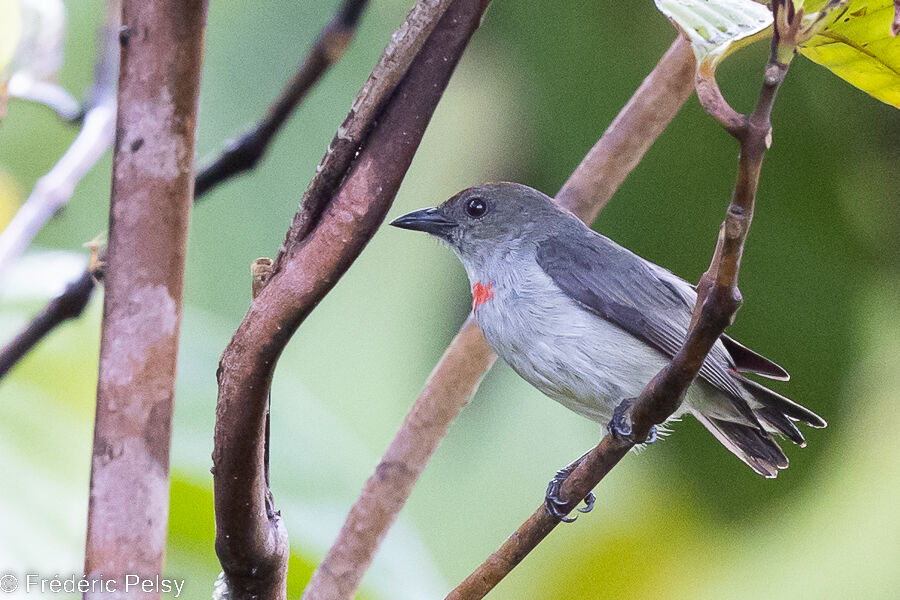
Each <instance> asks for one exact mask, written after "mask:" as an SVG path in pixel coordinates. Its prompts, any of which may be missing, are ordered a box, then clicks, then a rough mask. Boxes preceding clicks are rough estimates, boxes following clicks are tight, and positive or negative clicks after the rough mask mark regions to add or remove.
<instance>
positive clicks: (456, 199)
mask: <svg viewBox="0 0 900 600" xmlns="http://www.w3.org/2000/svg"><path fill="white" fill-rule="evenodd" d="M391 225H393V226H395V227H399V228H402V229H409V230H415V231H421V232H426V233H428V234H431V235H432V236H434V237H436V238H438V239H439V240H441V241H443V242H445V243H446V244H447V245H449V247H450V248H451V249H452V250H453V251H454V252H455V253H456V255H457V257H458V258H459V260H460V262H462V265H463V267H464V268H465V271H466V274H467V275H468V278H469V282H470V284H471V288H472V314H473V317H474V319H475V322H476V323H477V324H478V326H479V328H480V329H481V331H482V332H483V333H484V337H485V339H486V340H487V342H488V345H489V346H490V347H491V348H492V349H493V350H494V352H495V353H496V354H497V355H498V356H500V357H501V358H502V359H503V360H504V361H505V362H506V363H507V364H509V366H510V367H512V369H513V370H514V371H515V372H516V373H518V374H519V375H520V376H521V377H522V378H523V379H524V380H525V381H527V382H528V383H530V384H531V385H533V386H534V387H535V388H537V389H538V390H540V391H541V392H543V393H544V394H545V395H546V396H548V397H550V398H551V399H553V400H555V401H557V402H559V403H560V404H562V405H563V406H565V407H567V408H569V409H571V410H572V411H574V412H575V413H577V414H579V415H582V416H584V417H587V418H588V419H591V420H592V421H595V422H597V423H600V424H601V425H605V424H607V423H610V421H611V420H612V419H613V417H614V413H615V412H616V409H617V407H619V406H620V405H622V402H623V401H626V400H628V399H633V398H636V397H638V396H639V395H640V393H641V390H642V389H643V388H644V387H645V386H646V385H647V383H648V382H649V381H650V380H651V379H652V378H653V377H654V376H655V375H656V374H657V373H658V372H659V371H660V370H661V369H662V368H664V367H665V366H666V365H667V364H668V363H669V362H670V361H671V359H672V357H673V356H674V355H675V353H676V352H677V351H678V350H679V349H680V348H681V346H682V344H683V342H684V340H685V338H686V336H687V333H688V329H689V326H690V323H691V315H692V312H693V309H694V305H695V303H696V299H697V292H696V289H695V288H694V286H692V285H691V284H690V283H688V282H687V281H685V280H684V279H682V278H680V277H678V276H677V275H675V274H673V273H672V272H670V271H668V270H667V269H665V268H663V267H661V266H659V265H656V264H654V263H652V262H650V261H648V260H645V259H644V258H641V257H640V256H638V255H637V254H635V253H633V252H631V251H630V250H628V249H626V248H624V247H622V246H620V245H619V244H617V243H616V242H614V241H613V240H611V239H609V238H608V237H606V236H604V235H602V234H600V233H597V232H595V231H594V230H593V229H591V228H590V227H588V226H587V225H586V224H585V223H584V222H582V221H581V220H580V219H579V218H578V217H576V216H575V215H573V214H572V213H570V212H569V211H567V210H565V209H563V208H561V207H559V206H558V205H556V204H555V203H554V202H553V200H552V199H551V198H550V197H548V196H547V195H545V194H543V193H542V192H540V191H538V190H536V189H533V188H531V187H528V186H526V185H522V184H518V183H509V182H500V183H486V184H482V185H478V186H475V187H471V188H468V189H465V190H463V191H461V192H460V193H458V194H456V195H455V196H453V197H452V198H450V199H449V200H447V201H446V202H444V203H443V204H441V205H439V206H435V207H432V208H427V209H422V210H418V211H414V212H411V213H409V214H406V215H403V216H402V217H399V218H398V219H395V220H394V221H392V222H391ZM746 374H755V375H759V376H762V377H767V378H771V379H775V380H782V381H787V380H788V379H789V375H788V373H787V371H785V370H784V369H783V368H782V367H780V366H779V365H777V364H776V363H774V362H773V361H771V360H769V359H767V358H765V357H763V356H762V355H760V354H758V353H756V352H754V351H753V350H750V349H749V348H747V347H745V346H743V345H742V344H740V343H739V342H737V341H736V340H734V339H733V338H731V337H729V336H728V335H724V334H723V335H722V336H721V337H720V338H719V339H718V340H717V341H716V342H715V344H714V345H713V348H712V350H711V351H710V352H709V354H708V356H707V358H706V360H705V362H704V363H703V365H702V367H701V369H700V372H699V374H698V377H697V378H696V379H695V380H694V382H693V383H692V384H691V385H690V386H689V388H688V389H687V391H686V393H685V396H684V400H683V402H682V404H681V406H680V408H679V409H678V410H677V411H676V412H675V414H674V415H673V416H672V418H671V419H672V420H677V419H679V418H680V417H682V416H684V415H691V416H693V417H694V418H696V419H697V420H698V421H699V422H700V423H701V424H703V426H704V427H705V428H706V429H707V430H709V432H710V433H712V435H713V436H715V438H716V439H717V440H718V441H719V442H721V443H722V445H723V446H725V447H726V448H727V449H728V450H730V451H731V452H732V453H733V454H734V455H735V456H737V457H738V458H739V459H740V460H741V461H743V462H744V463H745V464H746V465H747V466H749V467H750V468H751V469H752V470H753V471H754V472H756V473H758V474H759V475H762V476H764V477H767V478H773V477H775V476H776V475H777V474H778V471H779V470H781V469H784V468H786V467H787V466H788V458H787V457H786V456H785V454H784V452H783V451H782V449H781V447H780V446H779V444H778V443H777V442H776V441H775V439H773V436H783V437H785V438H787V439H789V440H791V441H792V442H794V443H796V444H799V445H801V446H804V445H805V439H804V436H803V434H802V433H801V432H800V430H799V428H798V427H797V423H798V422H802V423H805V424H807V425H809V426H812V427H814V428H821V427H825V426H826V422H825V420H824V419H822V417H820V416H819V415H817V414H816V413H814V412H813V411H811V410H810V409H808V408H806V407H804V406H801V405H800V404H798V403H796V402H794V401H792V400H790V399H788V398H786V397H784V396H782V395H781V394H778V393H777V392H775V391H773V390H770V389H768V388H767V387H765V386H763V385H761V384H760V383H758V382H757V381H754V380H752V379H749V378H748V377H746V376H745V375H746ZM655 437H656V436H655V434H654V435H653V438H655ZM648 441H653V440H652V439H651V440H648ZM582 458H583V457H582ZM579 460H580V459H579ZM577 462H578V461H575V462H574V463H572V464H571V465H569V466H568V467H566V469H562V470H560V471H559V472H558V473H557V477H555V478H554V480H553V481H551V484H550V486H549V487H548V494H547V508H548V511H550V512H551V514H553V515H554V516H556V517H558V518H560V519H561V520H565V521H570V520H572V519H568V518H565V514H564V513H560V512H559V508H560V506H561V505H562V504H564V503H562V502H561V501H560V499H559V498H558V496H557V494H558V491H559V485H560V483H561V481H562V479H564V478H565V476H567V475H568V473H569V472H571V470H572V468H573V467H574V466H575V465H576V464H577ZM586 502H587V503H588V507H587V509H579V510H582V512H586V511H587V510H590V507H591V506H592V505H593V495H591V496H589V497H588V498H587V499H586Z"/></svg>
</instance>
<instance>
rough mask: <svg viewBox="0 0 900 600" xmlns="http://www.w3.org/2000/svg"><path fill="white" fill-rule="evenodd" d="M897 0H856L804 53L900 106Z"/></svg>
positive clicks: (836, 14)
mask: <svg viewBox="0 0 900 600" xmlns="http://www.w3.org/2000/svg"><path fill="white" fill-rule="evenodd" d="M893 21H894V3H893V0H852V1H851V2H850V3H849V4H848V5H847V6H845V7H844V8H843V9H841V10H838V11H835V13H834V15H833V16H831V17H829V20H828V23H827V24H826V25H825V27H824V28H823V29H822V31H821V32H820V33H819V34H818V35H816V36H814V37H813V38H812V39H811V40H810V41H809V42H807V43H806V44H804V45H803V47H801V48H800V53H801V54H803V56H805V57H807V58H808V59H810V60H811V61H813V62H815V63H817V64H820V65H822V66H823V67H825V68H826V69H828V70H830V71H831V72H833V73H834V74H835V75H837V76H838V77H840V78H841V79H843V80H845V81H847V82H848V83H851V84H852V85H854V86H856V87H858V88H859V89H861V90H863V91H864V92H866V93H868V94H870V95H872V96H873V97H875V98H877V99H879V100H881V101H882V102H885V103H887V104H890V105H891V106H894V107H896V108H900V37H893V36H892V35H891V26H892V23H893Z"/></svg>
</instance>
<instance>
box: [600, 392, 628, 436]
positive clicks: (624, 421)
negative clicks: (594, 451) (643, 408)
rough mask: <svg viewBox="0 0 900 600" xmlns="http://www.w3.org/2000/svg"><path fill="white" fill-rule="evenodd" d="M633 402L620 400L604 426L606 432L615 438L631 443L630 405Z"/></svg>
mask: <svg viewBox="0 0 900 600" xmlns="http://www.w3.org/2000/svg"><path fill="white" fill-rule="evenodd" d="M632 403H633V400H628V399H626V400H622V401H621V402H620V403H619V405H618V406H616V408H615V409H614V410H613V415H612V419H610V420H609V425H607V426H606V429H607V431H609V433H610V434H611V435H612V436H613V437H616V438H619V439H622V440H627V441H630V442H633V441H634V440H633V439H632V437H631V435H632V433H634V430H633V428H632V427H631V405H632Z"/></svg>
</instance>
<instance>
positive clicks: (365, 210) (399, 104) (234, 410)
mask: <svg viewBox="0 0 900 600" xmlns="http://www.w3.org/2000/svg"><path fill="white" fill-rule="evenodd" d="M486 7H487V2H486V0H454V1H453V2H451V6H450V7H449V8H447V9H446V11H445V10H444V9H445V7H444V6H443V5H442V4H440V3H435V2H429V1H425V0H422V1H420V2H419V3H418V4H417V6H416V7H415V8H414V9H413V11H412V12H411V13H410V17H408V20H407V22H406V23H405V24H404V25H403V26H402V27H401V28H400V30H399V31H398V32H397V33H396V34H395V35H394V38H393V39H394V41H393V42H392V44H391V45H390V46H389V48H388V50H387V51H386V53H387V54H390V56H388V57H387V59H385V57H383V59H382V60H381V61H380V62H379V63H378V65H377V66H376V67H375V70H374V71H373V72H372V74H371V76H370V77H369V80H368V81H367V83H366V84H365V86H364V88H363V91H362V92H361V93H360V95H359V96H358V98H357V101H356V103H355V104H354V107H355V108H354V109H353V110H352V111H351V115H350V117H348V120H347V121H345V122H344V124H343V125H342V131H365V132H368V136H367V137H364V138H363V139H362V140H361V142H362V145H361V147H360V148H359V154H358V156H356V157H355V158H353V156H351V161H350V163H349V170H348V171H347V172H346V173H337V172H334V171H333V170H332V169H333V167H329V168H328V169H327V171H328V174H327V175H323V173H325V172H326V169H325V168H323V169H320V170H319V172H318V173H317V175H316V176H315V177H314V182H315V180H316V179H318V178H319V177H328V178H331V177H335V176H336V177H338V179H339V180H341V181H342V184H341V186H340V188H339V189H338V190H337V192H336V194H334V196H333V197H331V196H329V197H328V198H325V200H324V203H323V205H322V206H323V208H324V207H325V206H327V210H323V211H322V212H321V214H320V215H319V216H320V218H319V219H317V221H316V224H315V226H314V227H312V228H311V229H310V230H309V232H308V235H307V236H306V237H305V239H304V240H303V242H302V243H299V242H296V241H294V240H296V238H295V237H293V236H291V235H289V236H288V239H289V240H291V241H290V242H289V246H288V247H287V248H286V250H285V252H284V253H283V255H282V261H281V264H280V268H276V269H275V270H274V271H273V273H272V275H271V277H270V279H269V281H268V283H267V284H266V286H265V288H264V289H263V290H262V291H261V292H260V293H259V295H258V296H257V297H256V299H255V300H254V301H253V302H252V304H251V306H250V310H249V311H248V313H247V315H246V316H245V318H244V321H243V322H242V323H241V326H240V327H239V328H238V330H237V332H236V333H235V335H234V337H233V338H232V340H231V343H230V344H229V345H228V347H227V348H226V349H225V352H224V353H223V355H222V360H221V362H220V365H219V372H218V380H219V398H218V404H217V407H216V428H215V439H214V451H213V465H214V466H213V469H214V477H213V483H214V492H215V500H216V503H215V510H216V552H217V554H218V556H219V559H220V561H221V563H222V568H223V571H224V574H225V582H226V584H227V585H228V588H229V590H230V592H231V594H232V597H236V598H245V597H251V596H252V595H254V594H257V595H258V596H259V597H266V598H283V597H284V594H285V570H286V568H287V556H288V552H289V548H288V546H287V533H286V531H285V529H284V525H283V523H282V521H281V517H280V515H279V514H278V513H277V512H274V511H273V512H272V513H271V515H267V511H266V508H267V495H268V489H267V487H266V485H265V477H264V475H265V469H264V450H265V444H264V439H265V413H266V407H267V394H268V390H269V383H270V381H271V378H272V373H273V369H274V366H275V363H276V361H277V359H278V356H279V355H280V354H281V351H282V349H283V348H284V346H285V344H286V343H287V341H288V340H289V339H290V337H291V336H292V335H293V333H294V331H295V330H296V329H297V327H299V325H300V324H301V323H302V322H303V320H304V319H305V318H306V317H307V316H308V315H309V314H310V312H312V310H313V309H314V308H315V307H316V305H317V304H318V303H319V301H321V299H322V298H323V297H324V296H325V295H326V294H327V293H328V292H329V291H330V290H331V288H332V287H333V286H334V284H335V283H336V282H337V280H338V279H339V278H340V277H341V275H342V274H343V273H344V272H345V271H346V270H347V269H348V268H349V267H350V265H351V264H352V262H353V261H354V260H355V259H356V257H357V256H358V255H359V254H360V252H362V250H363V248H364V247H365V245H366V243H367V242H368V241H369V239H370V238H371V236H372V235H373V234H374V233H375V230H376V229H377V227H378V226H379V225H380V224H381V222H382V220H383V219H384V216H385V214H386V213H387V211H388V209H389V208H390V206H391V202H392V201H393V198H394V195H395V194H396V192H397V189H398V188H399V186H400V183H401V181H402V180H403V176H404V175H405V173H406V170H407V169H408V168H409V165H410V163H411V161H412V158H413V155H414V154H415V152H416V149H417V148H418V145H419V142H420V141H421V138H422V135H423V134H424V132H425V128H426V126H427V125H428V122H429V120H430V118H431V115H432V113H433V111H434V109H435V107H436V106H437V103H438V101H439V100H440V98H441V96H442V94H443V91H444V89H445V87H446V85H447V82H448V81H449V78H450V75H451V74H452V72H453V70H454V68H455V66H456V63H457V61H458V60H459V57H460V55H461V54H462V52H463V50H464V49H465V47H466V45H467V43H468V41H469V38H470V37H471V35H472V33H473V32H474V31H475V29H476V28H477V26H478V24H479V22H480V19H481V15H482V13H483V12H484V10H485V8H486ZM429 33H430V35H429ZM426 40H427V41H426ZM416 49H419V50H416ZM406 52H412V53H413V56H411V57H409V58H410V60H406V59H402V60H401V57H400V56H398V54H404V53H406ZM399 69H402V70H403V73H397V70H399ZM387 81H395V82H399V83H398V84H397V85H396V86H391V91H392V92H393V93H392V94H390V95H389V96H388V97H382V94H383V93H384V87H383V85H382V84H378V85H375V84H373V82H387ZM376 105H377V106H378V107H379V108H381V109H382V110H380V112H379V111H377V110H376V111H375V112H372V110H373V109H372V108H371V107H374V106H376ZM374 117H377V124H375V125H374V126H372V127H369V126H362V125H360V124H359V123H357V122H356V120H357V119H361V120H366V119H370V118H372V119H374ZM355 153H356V151H355V150H354V152H353V153H352V154H355ZM327 161H328V159H327V158H326V162H327ZM326 188H327V185H326V186H325V188H321V187H320V184H317V183H311V184H310V189H326ZM305 210H308V208H307V206H306V205H305V204H304V207H302V208H301V209H300V210H299V211H298V213H301V212H304V211H305ZM297 222H298V220H297V217H296V216H295V219H294V221H293V224H296V223H297ZM293 224H292V228H293ZM276 267H278V264H277V263H276Z"/></svg>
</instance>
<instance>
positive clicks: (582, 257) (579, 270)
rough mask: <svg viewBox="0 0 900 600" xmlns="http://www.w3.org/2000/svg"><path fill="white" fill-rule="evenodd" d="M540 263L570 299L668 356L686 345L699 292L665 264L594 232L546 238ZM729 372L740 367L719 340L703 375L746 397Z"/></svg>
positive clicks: (714, 382)
mask: <svg viewBox="0 0 900 600" xmlns="http://www.w3.org/2000/svg"><path fill="white" fill-rule="evenodd" d="M537 262H538V265H540V267H541V268H542V269H543V270H544V272H545V273H547V275H548V276H550V278H551V279H552V280H553V281H554V282H555V283H556V285H558V286H559V287H560V288H561V289H562V290H563V292H565V293H566V295H568V296H569V297H570V298H572V299H573V300H575V301H576V302H578V303H579V304H581V305H582V306H584V307H585V308H587V309H588V310H590V311H591V312H593V313H595V314H597V315H599V316H600V317H602V318H604V319H606V320H607V321H610V322H612V323H614V324H615V325H618V326H619V327H621V328H622V329H624V330H625V331H627V332H628V333H630V334H631V335H633V336H635V337H636V338H638V339H640V340H643V341H644V342H646V343H647V344H649V345H651V346H653V347H654V348H656V349H657V350H659V351H660V352H662V353H663V354H664V355H666V356H668V357H670V358H671V357H673V356H675V353H676V352H678V350H679V349H680V348H681V346H682V344H683V343H684V339H685V337H687V330H688V327H689V326H690V322H691V312H692V311H693V309H694V303H695V301H696V299H697V293H696V292H695V291H694V289H693V287H692V286H691V285H690V284H689V283H687V282H686V281H684V280H683V279H681V278H679V277H677V276H675V275H673V274H672V273H670V272H669V271H667V270H665V269H663V268H662V267H660V266H658V265H655V264H653V263H651V262H648V261H646V260H644V259H643V258H641V257H639V256H637V255H636V254H634V253H632V252H630V251H629V250H626V249H625V248H623V247H621V246H619V245H618V244H616V243H615V242H613V241H612V240H610V239H609V238H606V237H604V236H602V235H600V234H598V233H595V232H593V231H590V230H588V231H584V233H581V232H578V233H577V234H575V235H556V236H552V237H549V238H547V239H545V240H544V241H542V242H541V243H540V244H539V245H538V250H537ZM754 354H755V353H754ZM730 370H737V367H736V366H735V364H734V360H733V359H732V357H731V356H730V355H729V353H728V352H727V351H726V349H725V347H724V346H723V345H721V344H716V345H715V346H714V347H713V349H712V351H710V353H709V356H707V358H706V362H704V363H703V367H702V368H701V369H700V377H702V378H703V379H705V380H706V381H708V382H709V383H711V384H712V385H713V386H715V387H717V388H718V389H720V390H722V391H723V392H725V393H727V394H728V395H730V396H732V397H736V398H742V397H743V394H742V393H741V388H740V387H739V386H740V384H739V383H738V381H736V380H735V378H734V377H732V376H731V374H730V373H729V371H730Z"/></svg>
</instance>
